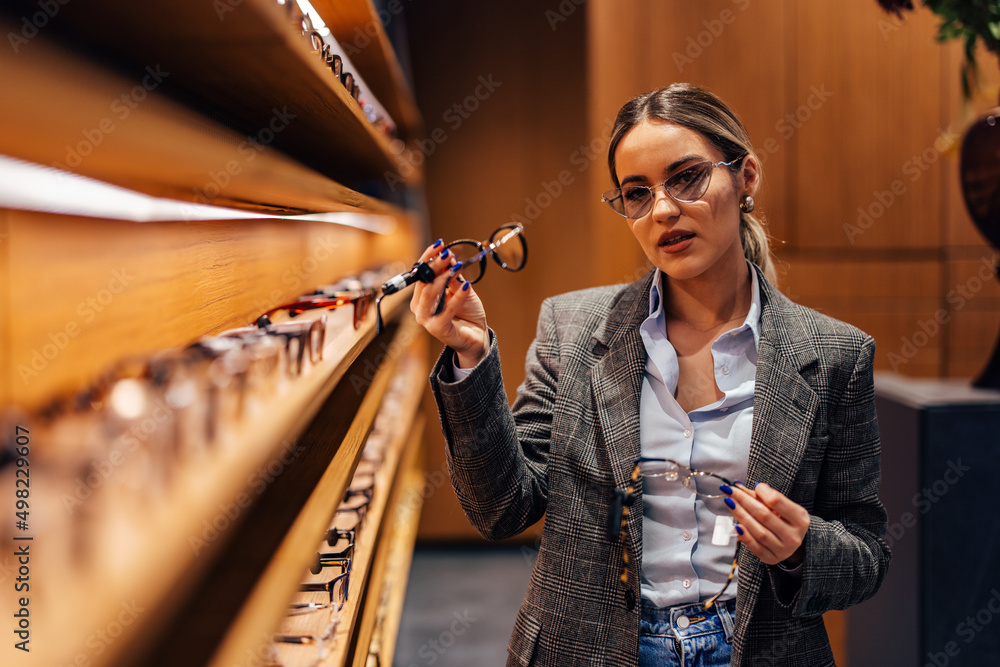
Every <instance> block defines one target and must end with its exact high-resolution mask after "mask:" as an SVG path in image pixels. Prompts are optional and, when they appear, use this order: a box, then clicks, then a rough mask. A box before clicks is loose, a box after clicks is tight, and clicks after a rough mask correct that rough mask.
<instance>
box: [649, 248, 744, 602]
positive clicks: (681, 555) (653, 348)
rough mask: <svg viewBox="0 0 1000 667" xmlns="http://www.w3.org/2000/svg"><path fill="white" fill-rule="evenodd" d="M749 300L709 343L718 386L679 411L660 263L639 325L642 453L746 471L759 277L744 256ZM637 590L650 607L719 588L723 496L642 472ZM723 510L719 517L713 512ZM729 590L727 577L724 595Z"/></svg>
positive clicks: (725, 564) (727, 559)
mask: <svg viewBox="0 0 1000 667" xmlns="http://www.w3.org/2000/svg"><path fill="white" fill-rule="evenodd" d="M747 269H748V271H749V272H750V277H751V280H752V282H753V284H752V289H753V291H752V294H753V301H752V303H751V305H750V310H749V312H748V313H747V316H746V319H745V320H744V322H743V324H741V325H740V326H738V327H736V328H733V329H730V330H729V331H726V332H723V333H722V334H721V335H720V336H719V337H718V338H717V339H716V340H715V341H714V342H713V343H712V357H713V359H714V361H715V381H716V384H718V386H719V389H720V390H722V392H724V394H725V396H723V398H721V399H720V400H718V401H716V402H714V403H711V404H709V405H705V406H702V407H700V408H697V409H696V410H692V411H691V412H685V411H684V410H683V408H681V406H680V404H678V402H677V400H676V399H675V398H674V395H675V393H676V391H677V376H678V370H679V369H678V365H677V353H676V351H675V350H674V347H673V345H671V344H670V341H669V340H668V339H667V329H666V318H665V314H664V309H663V300H662V299H661V296H660V295H661V294H662V290H663V285H662V279H663V275H662V273H661V274H660V275H659V276H658V278H657V280H655V281H653V285H652V287H651V288H650V293H649V313H650V314H649V317H648V318H647V319H646V320H645V321H644V322H643V323H642V326H641V330H640V333H641V335H642V340H643V343H644V344H645V346H646V352H647V355H648V357H647V359H646V368H645V372H644V374H643V380H642V395H641V399H640V407H639V424H640V426H639V431H640V440H641V446H642V455H643V456H652V457H662V458H669V459H673V460H675V461H677V462H678V463H681V464H683V465H686V466H688V467H690V468H695V469H698V470H704V471H707V472H714V473H716V474H719V475H722V476H723V477H725V478H727V479H729V480H733V481H735V480H745V479H746V474H747V464H748V460H749V457H750V427H751V423H752V421H753V389H754V377H755V375H756V371H757V350H758V347H759V343H760V327H759V321H760V312H761V305H760V286H759V285H758V284H757V272H756V271H754V270H753V269H752V267H750V266H749V263H748V266H747ZM642 498H643V507H642V545H643V553H642V597H643V600H644V602H645V603H646V604H648V605H652V606H655V607H672V606H676V605H683V604H692V603H696V602H699V601H703V600H706V599H708V598H709V597H711V596H712V595H714V594H715V593H717V592H718V591H719V590H720V589H721V588H722V586H723V584H724V583H725V581H726V577H727V576H728V575H729V569H730V566H731V565H732V562H733V554H734V553H735V551H736V544H737V543H736V538H735V537H731V538H730V539H729V542H728V544H727V545H725V546H717V545H714V544H712V535H713V532H714V531H715V527H716V523H717V522H720V521H721V522H723V523H722V524H721V525H722V526H726V524H725V523H724V522H725V521H726V520H727V519H729V518H731V517H732V513H731V512H730V511H729V509H728V508H727V507H726V506H725V504H724V502H723V499H722V498H717V499H712V498H708V499H706V498H703V497H701V496H696V495H695V494H694V493H693V492H692V491H691V490H689V489H688V488H687V487H685V486H683V485H682V484H681V483H680V482H679V481H668V480H666V479H663V478H656V477H650V478H645V479H644V480H643V496H642ZM720 517H721V519H720ZM735 596H736V581H735V580H734V581H733V582H732V583H731V584H730V585H729V588H728V589H727V590H726V593H725V594H724V595H723V597H722V598H721V599H723V600H725V599H728V598H731V597H735Z"/></svg>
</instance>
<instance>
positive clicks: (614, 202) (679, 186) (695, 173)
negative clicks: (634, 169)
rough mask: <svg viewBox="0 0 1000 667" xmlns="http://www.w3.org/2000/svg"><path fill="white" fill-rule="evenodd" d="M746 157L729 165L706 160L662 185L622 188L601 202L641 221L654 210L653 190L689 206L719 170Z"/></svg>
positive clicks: (739, 158) (615, 189)
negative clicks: (716, 169) (658, 190)
mask: <svg viewBox="0 0 1000 667" xmlns="http://www.w3.org/2000/svg"><path fill="white" fill-rule="evenodd" d="M744 157H746V156H745V155H743V156H741V157H738V158H736V159H735V160H732V161H730V162H712V161H710V160H705V161H704V162H698V163H696V164H693V165H691V166H689V167H685V168H684V169H682V170H680V171H679V172H677V173H676V174H674V175H673V176H671V177H670V178H668V179H667V180H665V181H664V182H662V183H660V184H659V185H623V186H622V187H620V188H613V189H611V190H608V191H607V192H605V193H604V195H603V196H602V197H601V201H603V202H605V203H606V204H607V205H608V206H610V207H611V210H612V211H614V212H615V213H617V214H618V215H620V216H622V217H625V218H628V219H629V220H638V219H639V218H641V217H643V216H644V215H646V214H647V213H649V212H650V211H652V210H653V190H654V189H656V188H660V187H662V188H663V191H664V192H666V193H667V195H669V196H670V197H671V198H672V199H674V200H676V201H679V202H683V203H686V204H690V203H691V202H696V201H698V200H699V199H701V198H702V197H704V196H705V193H706V192H708V185H709V183H710V182H711V180H712V171H713V170H714V169H715V168H716V167H732V166H733V165H735V164H738V163H739V162H740V161H741V160H742V159H743V158H744Z"/></svg>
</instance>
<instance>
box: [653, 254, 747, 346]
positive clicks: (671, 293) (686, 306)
mask: <svg viewBox="0 0 1000 667" xmlns="http://www.w3.org/2000/svg"><path fill="white" fill-rule="evenodd" d="M663 287H664V290H663V291H664V295H663V299H664V309H665V313H666V316H667V319H668V320H677V321H680V322H683V323H684V324H686V325H687V326H689V327H691V328H692V329H695V330H697V331H711V330H713V329H716V328H718V327H721V326H722V325H723V324H727V323H729V322H732V321H733V320H736V319H739V318H741V317H746V314H747V311H749V310H750V303H751V302H752V301H753V294H752V282H751V278H750V273H749V267H748V266H747V264H746V262H741V263H740V268H734V269H733V270H729V271H727V272H726V273H725V274H724V275H721V276H720V275H714V276H712V277H711V278H705V279H702V278H696V279H691V280H673V279H671V278H670V277H669V276H668V275H666V274H663Z"/></svg>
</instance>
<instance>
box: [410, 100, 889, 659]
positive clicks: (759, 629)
mask: <svg viewBox="0 0 1000 667" xmlns="http://www.w3.org/2000/svg"><path fill="white" fill-rule="evenodd" d="M608 164H609V167H610V171H611V178H612V181H613V182H614V184H615V186H616V187H615V188H614V189H613V190H609V191H608V192H607V193H605V195H604V199H605V201H607V202H608V203H609V205H610V206H611V207H612V208H613V209H614V210H615V211H616V212H617V213H619V214H620V215H622V216H624V217H626V219H627V220H628V224H629V225H630V227H631V229H632V233H633V234H634V235H635V237H636V240H637V241H638V242H639V244H640V246H642V248H643V250H644V251H645V253H646V256H647V257H648V258H649V261H650V262H651V263H652V264H653V266H654V267H655V268H654V270H653V271H651V272H650V273H649V274H648V275H647V276H645V277H644V278H643V279H641V280H639V281H638V282H636V283H633V284H631V285H615V286H611V287H603V288H595V289H588V290H583V291H579V292H574V293H570V294H565V295H562V296H559V297H554V298H551V299H548V300H546V301H545V302H544V303H543V305H542V310H541V315H540V317H539V322H538V330H537V336H536V339H535V341H534V342H533V343H532V345H531V347H530V349H529V352H528V359H527V365H526V378H525V381H524V383H523V384H522V385H521V387H520V388H519V389H518V394H517V399H516V401H515V403H514V406H513V408H510V407H508V405H507V401H506V395H505V393H504V389H503V380H502V378H501V375H500V362H499V352H498V343H497V340H496V337H495V336H494V335H493V334H492V332H491V330H490V329H489V328H488V327H487V324H486V317H485V312H484V310H483V307H482V304H481V302H480V301H479V299H478V298H477V297H476V295H475V292H474V291H473V290H471V289H470V287H469V285H468V283H465V282H463V281H462V280H461V278H460V272H458V273H457V272H456V271H454V270H449V267H451V265H452V263H453V261H454V259H453V258H452V257H448V256H447V255H446V254H444V253H441V254H439V250H438V248H439V246H438V245H437V244H435V246H432V247H431V248H428V249H427V251H426V252H425V253H424V255H423V257H422V258H421V259H422V260H425V261H429V262H430V263H431V266H432V267H433V268H434V269H435V271H436V272H437V274H438V277H437V279H436V281H435V282H434V283H432V284H429V285H418V286H417V289H416V292H415V293H414V296H413V299H412V302H411V309H412V311H413V312H414V314H415V316H416V318H417V321H418V322H420V323H421V324H422V325H423V326H424V327H425V328H426V329H427V330H428V331H429V332H430V333H431V334H432V335H433V336H435V337H436V338H438V339H439V340H440V341H441V342H442V343H444V344H445V345H446V346H447V349H446V350H445V351H444V353H443V354H442V356H441V358H440V360H439V363H438V364H437V365H436V367H435V368H434V370H433V373H432V376H431V384H432V387H433V390H434V394H435V396H436V398H437V401H438V406H439V409H440V412H441V418H442V425H443V429H444V432H445V436H446V438H447V441H448V461H449V466H450V470H451V476H452V481H453V484H454V487H455V490H456V492H457V494H458V497H459V500H460V501H461V503H462V506H463V508H464V509H465V511H466V514H467V515H468V516H469V519H470V520H471V521H472V523H473V524H474V525H475V526H476V528H477V529H478V530H479V531H480V532H481V533H482V534H483V535H484V536H486V537H487V538H490V539H501V538H505V537H509V536H512V535H516V534H517V533H519V532H521V531H522V530H524V529H525V528H527V527H528V526H530V525H531V524H533V523H534V522H535V521H537V520H538V519H539V518H540V517H541V516H542V514H543V513H546V520H545V527H544V533H543V537H542V540H541V544H540V551H539V554H538V559H537V561H536V563H535V568H534V571H533V574H532V578H531V583H530V586H529V588H528V591H527V594H526V595H525V598H524V602H523V604H522V606H521V610H520V612H519V614H518V617H517V620H516V623H515V627H514V633H513V635H512V637H511V641H510V645H509V647H508V648H509V660H508V665H559V666H560V667H566V666H568V665H637V664H639V665H654V664H657V665H659V664H668V665H669V664H674V665H685V666H686V667H691V665H729V664H732V665H752V666H753V667H759V666H760V665H782V666H797V665H801V666H802V667H817V666H821V665H832V664H834V663H833V658H832V654H831V650H830V645H829V640H828V639H827V635H826V631H825V629H824V626H823V621H822V617H821V615H822V614H823V612H825V611H827V610H829V609H843V608H845V607H847V606H849V605H852V604H856V603H858V602H861V601H863V600H865V599H867V598H868V597H870V596H871V595H873V594H874V593H875V592H876V590H877V589H878V587H879V584H880V583H881V581H882V578H883V576H884V575H885V571H886V568H887V566H888V563H889V549H888V547H887V546H886V544H885V542H884V541H883V536H884V534H885V528H886V514H885V510H884V509H883V507H882V505H881V503H880V502H879V500H878V496H877V493H878V487H879V481H880V469H879V440H878V428H877V424H876V419H875V408H874V400H873V399H874V396H873V382H872V358H873V354H874V341H873V340H872V338H871V337H870V336H867V335H866V334H864V333H862V332H861V331H859V330H857V329H855V328H854V327H851V326H850V325H847V324H845V323H842V322H838V321H836V320H833V319H831V318H829V317H826V316H823V315H821V314H819V313H817V312H815V311H812V310H809V309H807V308H804V307H802V306H798V305H796V304H794V303H792V302H790V301H789V300H788V299H786V298H785V297H784V296H782V295H781V294H780V293H779V292H778V291H777V290H776V289H775V288H774V287H773V286H772V285H771V284H770V282H769V281H768V276H769V275H770V273H771V271H772V270H771V268H770V260H769V257H768V246H767V239H766V235H765V233H764V231H763V228H762V223H761V222H760V221H759V220H758V219H757V218H755V217H754V216H753V215H752V211H753V207H754V204H753V197H754V195H755V194H756V193H757V191H758V189H759V187H760V178H761V174H760V163H759V161H758V160H757V158H756V156H755V155H754V152H753V147H752V146H751V144H750V141H749V138H748V136H747V133H746V130H745V128H744V127H743V125H742V124H741V123H740V121H739V120H738V119H737V118H736V116H735V115H734V114H733V113H732V111H730V110H729V109H728V108H727V107H726V105H725V104H724V103H723V102H722V101H721V100H719V99H718V98H717V97H715V96H714V95H712V94H711V93H709V92H707V91H705V90H703V89H700V88H698V87H695V86H691V85H687V84H676V85H673V86H670V87H667V88H664V89H661V90H657V91H653V92H650V93H646V94H644V95H641V96H639V97H636V98H635V99H632V100H630V101H629V102H628V103H626V104H625V106H624V107H623V108H622V109H621V111H620V112H619V114H618V118H617V121H616V124H615V127H614V131H613V134H612V139H611V145H610V148H609V151H608ZM449 281H451V282H452V285H451V287H452V290H451V294H450V296H449V297H448V301H447V302H446V306H445V308H444V310H443V311H442V312H441V313H440V314H438V315H433V314H432V313H433V312H434V306H435V301H436V299H437V296H438V295H439V294H440V293H441V291H442V289H443V288H444V287H445V285H446V284H448V282H449ZM640 455H642V456H646V457H654V458H662V459H664V460H665V459H670V460H672V461H676V462H677V463H679V464H680V466H681V467H680V468H679V469H681V470H684V469H685V468H683V467H684V466H686V468H690V469H696V470H706V471H710V472H712V473H715V474H718V475H719V476H721V477H722V478H725V479H726V480H735V479H739V480H745V483H734V484H732V485H730V484H727V483H722V484H719V487H720V489H721V491H722V492H723V493H720V494H718V495H723V494H726V495H724V501H725V506H722V505H720V504H719V502H718V500H720V499H715V498H711V497H707V496H704V495H695V494H694V493H692V489H693V487H694V485H693V484H691V485H690V487H689V488H684V487H683V486H680V485H678V484H677V483H673V484H669V483H668V481H667V480H665V479H663V478H659V479H658V478H653V477H645V478H643V479H641V482H642V483H641V484H640V483H638V482H639V479H640V478H639V477H633V473H635V472H637V470H636V469H635V468H634V461H635V460H636V458H637V457H639V456H640ZM671 465H672V464H671ZM643 474H644V473H643ZM682 477H683V475H682ZM702 479H705V478H702ZM630 487H631V490H633V491H634V493H632V494H631V495H629V496H624V498H625V500H626V501H628V500H631V504H630V505H628V507H629V509H632V508H634V509H635V511H626V517H627V519H626V521H625V522H624V526H623V527H624V530H623V531H622V534H621V537H620V538H619V539H610V538H609V534H608V531H607V526H608V524H609V523H610V524H611V525H614V523H615V522H616V521H617V515H616V514H615V511H616V510H615V498H616V497H617V498H622V497H623V495H622V490H624V489H629V488H630ZM616 492H617V493H618V495H617V496H616ZM626 504H627V503H626ZM719 507H728V508H729V510H728V511H729V512H730V514H729V516H728V517H727V516H725V515H724V513H725V511H726V510H724V509H723V510H719V509H718V508H719ZM640 509H641V511H639V510H640ZM733 519H735V522H736V526H737V528H736V532H737V533H739V535H738V538H737V539H738V541H739V546H738V547H737V548H738V564H739V567H738V570H737V575H736V581H735V582H734V584H735V586H733V585H730V586H728V587H727V586H726V581H727V577H728V576H729V574H730V572H731V568H730V563H731V561H732V549H733V546H731V545H730V543H729V542H728V540H729V533H730V527H731V526H732V525H733V524H732V520H733ZM623 560H625V561H627V562H628V566H627V567H626V568H625V571H624V572H623ZM635 573H640V576H636V574H635ZM720 593H721V595H720ZM706 606H708V607H709V608H707V609H706Z"/></svg>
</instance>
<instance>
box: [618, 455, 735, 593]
mask: <svg viewBox="0 0 1000 667" xmlns="http://www.w3.org/2000/svg"><path fill="white" fill-rule="evenodd" d="M642 477H660V478H662V479H665V480H667V481H679V482H680V483H681V484H683V485H684V487H685V488H687V489H689V490H690V491H691V492H692V493H694V494H696V495H699V496H701V497H703V498H722V497H725V494H724V493H723V492H722V490H721V489H720V488H719V487H720V486H721V485H723V484H725V485H726V486H729V487H734V486H735V484H733V482H730V481H729V480H728V479H726V478H725V477H723V476H722V475H716V474H715V473H712V472H706V471H704V470H696V469H694V468H689V467H687V466H685V465H682V464H680V463H678V462H677V461H674V460H672V459H661V458H650V457H646V456H640V457H638V458H637V459H636V460H635V467H634V468H632V477H631V478H630V481H629V486H628V489H626V490H624V491H623V490H622V489H615V492H614V496H613V498H612V507H611V512H610V514H609V515H608V537H609V538H611V539H612V540H617V539H619V538H620V537H621V536H622V533H624V532H625V531H626V530H627V528H628V517H629V510H630V507H629V505H631V503H632V501H633V500H635V498H636V490H635V487H636V486H637V485H638V483H639V480H640V478H642ZM733 525H734V526H735V522H734V524H733ZM734 535H736V529H735V527H734V528H733V529H732V530H731V533H730V535H729V536H728V537H732V536H734ZM622 539H623V540H624V538H622ZM739 548H740V545H739V542H737V543H736V553H734V554H733V564H732V566H731V567H730V568H729V576H728V577H727V578H726V583H725V584H724V585H723V587H722V590H720V591H719V592H718V593H716V594H715V595H713V596H712V597H710V598H709V599H708V600H706V601H705V602H704V603H703V605H702V606H703V607H704V608H705V609H711V608H712V606H713V605H714V604H715V602H716V600H718V599H719V597H720V596H721V595H722V594H723V593H725V592H726V589H727V588H729V584H730V583H731V582H732V581H733V578H734V577H735V576H736V566H737V555H738V554H739ZM620 580H621V582H622V585H624V586H626V587H627V586H628V549H626V548H625V546H624V544H623V545H622V573H621V577H620Z"/></svg>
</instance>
